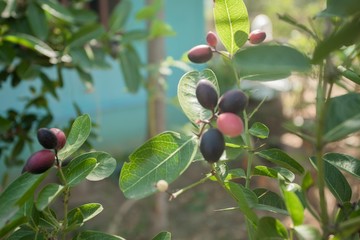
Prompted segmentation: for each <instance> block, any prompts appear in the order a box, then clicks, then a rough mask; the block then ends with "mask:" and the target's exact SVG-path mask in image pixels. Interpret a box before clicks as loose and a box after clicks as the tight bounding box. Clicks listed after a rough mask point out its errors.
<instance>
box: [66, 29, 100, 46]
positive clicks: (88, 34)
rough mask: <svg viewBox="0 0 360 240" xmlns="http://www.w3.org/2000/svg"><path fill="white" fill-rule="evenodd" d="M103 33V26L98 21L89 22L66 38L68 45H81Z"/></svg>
mask: <svg viewBox="0 0 360 240" xmlns="http://www.w3.org/2000/svg"><path fill="white" fill-rule="evenodd" d="M104 33H105V29H104V27H103V26H102V25H101V24H99V23H90V24H88V25H85V26H83V27H81V28H80V29H79V30H78V31H77V32H75V33H74V34H73V35H72V36H71V38H70V39H69V40H68V45H67V46H68V47H69V48H74V47H81V46H84V45H85V44H87V43H88V42H90V41H91V40H93V39H98V38H100V37H101V36H102V35H103V34H104Z"/></svg>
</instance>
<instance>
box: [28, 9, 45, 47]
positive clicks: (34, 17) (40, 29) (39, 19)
mask: <svg viewBox="0 0 360 240" xmlns="http://www.w3.org/2000/svg"><path fill="white" fill-rule="evenodd" d="M26 16H27V20H28V22H29V25H30V28H31V31H32V32H33V33H34V35H35V36H36V37H37V38H39V39H41V40H44V39H46V37H47V35H48V34H49V25H48V22H47V20H46V16H45V13H44V11H43V10H42V9H41V8H40V7H39V6H38V5H37V4H35V3H33V2H30V4H28V7H27V9H26Z"/></svg>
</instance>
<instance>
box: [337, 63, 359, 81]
mask: <svg viewBox="0 0 360 240" xmlns="http://www.w3.org/2000/svg"><path fill="white" fill-rule="evenodd" d="M337 69H338V70H339V71H340V73H341V75H343V76H344V77H346V78H347V79H349V80H351V81H352V82H354V83H356V84H357V85H360V75H359V74H357V73H356V72H354V71H352V70H351V69H348V68H345V67H344V66H338V67H337Z"/></svg>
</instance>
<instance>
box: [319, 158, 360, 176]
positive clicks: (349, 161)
mask: <svg viewBox="0 0 360 240" xmlns="http://www.w3.org/2000/svg"><path fill="white" fill-rule="evenodd" d="M323 158H324V160H325V161H326V162H328V163H330V164H332V165H334V166H335V167H337V168H340V169H342V170H344V171H346V172H348V173H350V174H352V175H354V176H355V177H358V178H360V160H359V159H356V158H354V157H352V156H349V155H346V154H342V153H326V154H325V155H324V156H323Z"/></svg>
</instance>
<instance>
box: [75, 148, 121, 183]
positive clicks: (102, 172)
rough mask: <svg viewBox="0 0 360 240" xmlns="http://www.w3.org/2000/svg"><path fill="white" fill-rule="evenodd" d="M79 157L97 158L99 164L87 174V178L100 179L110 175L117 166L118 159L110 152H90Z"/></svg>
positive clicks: (91, 179)
mask: <svg viewBox="0 0 360 240" xmlns="http://www.w3.org/2000/svg"><path fill="white" fill-rule="evenodd" d="M79 157H82V158H84V159H85V158H95V159H96V161H97V164H96V166H95V168H94V169H93V170H92V171H91V172H90V174H89V175H87V177H86V179H87V180H90V181H100V180H103V179H104V178H107V177H109V176H110V175H111V174H112V173H113V172H114V171H115V168H116V160H115V158H113V157H112V156H111V155H110V154H108V153H105V152H89V153H85V154H83V155H81V156H79Z"/></svg>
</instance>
